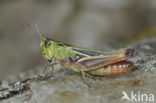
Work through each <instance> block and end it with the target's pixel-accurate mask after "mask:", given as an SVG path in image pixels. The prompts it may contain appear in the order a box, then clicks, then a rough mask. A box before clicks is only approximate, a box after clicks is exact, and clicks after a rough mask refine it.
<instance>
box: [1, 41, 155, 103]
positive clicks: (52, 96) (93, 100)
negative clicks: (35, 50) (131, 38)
mask: <svg viewBox="0 0 156 103" xmlns="http://www.w3.org/2000/svg"><path fill="white" fill-rule="evenodd" d="M128 47H131V48H133V49H134V50H135V54H134V57H133V58H132V59H131V61H133V62H134V63H136V65H138V69H137V70H136V71H134V72H132V73H130V74H126V75H120V76H104V77H100V78H96V79H92V78H87V82H88V83H89V84H90V85H91V88H89V87H88V86H86V84H84V83H83V81H82V77H81V74H79V73H75V72H72V71H69V70H66V69H64V68H62V67H61V66H57V67H56V69H55V71H54V73H53V74H52V75H50V76H49V77H47V78H42V77H41V76H39V75H37V74H36V73H38V74H41V72H42V70H43V68H42V67H40V68H37V70H36V71H37V72H36V71H35V72H34V71H29V72H28V73H25V74H23V75H24V76H21V77H22V78H20V79H19V78H18V79H16V80H15V79H14V80H9V81H8V80H5V81H2V82H1V83H0V102H1V103H130V102H132V101H128V100H126V99H125V100H121V98H122V96H123V92H126V93H127V94H128V96H129V97H130V98H131V95H132V93H134V94H136V95H137V97H136V99H137V100H138V98H139V95H140V96H141V95H142V94H146V95H147V97H148V98H145V97H144V98H143V99H144V102H146V99H149V97H150V95H153V96H154V95H156V91H155V88H156V79H155V75H156V54H155V53H156V41H155V40H148V41H145V42H143V43H140V44H139V43H134V44H131V45H129V46H128ZM32 72H34V73H35V74H36V75H35V76H33V75H34V74H33V73H32ZM28 74H31V75H28ZM26 78H28V79H26ZM31 80H33V81H31ZM13 81H14V82H13ZM15 81H17V82H15ZM19 81H22V82H19ZM147 102H148V101H147ZM132 103H136V101H133V102H132ZM151 103H154V102H151Z"/></svg>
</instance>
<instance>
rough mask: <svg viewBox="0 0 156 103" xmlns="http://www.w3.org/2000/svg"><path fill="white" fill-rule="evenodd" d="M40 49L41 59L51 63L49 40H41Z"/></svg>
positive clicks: (51, 48) (51, 46) (51, 49)
mask: <svg viewBox="0 0 156 103" xmlns="http://www.w3.org/2000/svg"><path fill="white" fill-rule="evenodd" d="M40 49H41V53H42V55H43V57H44V58H45V59H46V60H48V61H49V62H51V60H52V57H53V54H54V53H53V42H52V41H51V40H49V39H48V38H44V37H42V38H41V42H40Z"/></svg>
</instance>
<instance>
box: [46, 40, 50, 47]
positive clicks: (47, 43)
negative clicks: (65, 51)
mask: <svg viewBox="0 0 156 103" xmlns="http://www.w3.org/2000/svg"><path fill="white" fill-rule="evenodd" d="M50 44H51V42H50V41H49V40H46V41H45V47H46V48H48V47H49V46H50Z"/></svg>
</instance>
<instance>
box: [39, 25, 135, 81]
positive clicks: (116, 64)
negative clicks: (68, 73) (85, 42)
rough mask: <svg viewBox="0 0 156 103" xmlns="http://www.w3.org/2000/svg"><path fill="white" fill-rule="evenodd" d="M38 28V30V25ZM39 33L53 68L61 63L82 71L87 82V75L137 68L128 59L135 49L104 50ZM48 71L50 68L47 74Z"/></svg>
mask: <svg viewBox="0 0 156 103" xmlns="http://www.w3.org/2000/svg"><path fill="white" fill-rule="evenodd" d="M36 28H37V30H38V27H37V26H36ZM38 32H39V30H38ZM39 35H40V38H41V41H40V49H41V53H42V55H43V57H44V58H45V59H46V60H47V61H49V62H50V64H51V65H50V67H51V69H54V67H55V65H56V64H60V65H61V66H63V67H65V68H67V69H69V70H72V71H75V72H80V73H81V74H82V77H83V80H84V82H85V83H86V79H85V77H86V76H88V77H92V76H105V75H120V74H126V73H130V72H132V71H134V70H136V66H135V64H134V63H132V62H130V61H127V60H128V59H129V58H131V57H132V56H133V52H134V50H133V49H124V50H119V51H113V52H104V51H99V50H94V49H88V48H80V47H76V46H73V45H70V44H67V43H64V42H61V41H58V40H54V39H50V38H45V37H43V36H42V35H41V33H40V32H39ZM47 71H48V69H47V70H46V71H45V75H46V74H47Z"/></svg>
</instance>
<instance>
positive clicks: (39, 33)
mask: <svg viewBox="0 0 156 103" xmlns="http://www.w3.org/2000/svg"><path fill="white" fill-rule="evenodd" d="M34 24H35V28H36V30H37V32H38V35H39V36H40V38H43V36H42V34H41V32H40V31H39V28H38V26H37V24H36V23H34Z"/></svg>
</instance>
